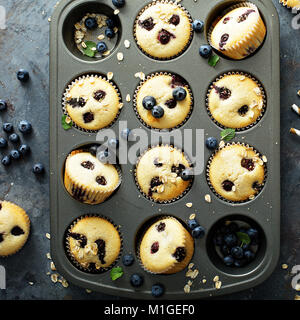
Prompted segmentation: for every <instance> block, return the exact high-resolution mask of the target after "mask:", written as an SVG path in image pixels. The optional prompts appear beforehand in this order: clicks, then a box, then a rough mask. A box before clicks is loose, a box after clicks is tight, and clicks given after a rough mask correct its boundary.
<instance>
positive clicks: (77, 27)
mask: <svg viewBox="0 0 300 320" xmlns="http://www.w3.org/2000/svg"><path fill="white" fill-rule="evenodd" d="M74 27H75V29H76V30H80V29H81V24H80V23H79V22H77V23H75V24H74Z"/></svg>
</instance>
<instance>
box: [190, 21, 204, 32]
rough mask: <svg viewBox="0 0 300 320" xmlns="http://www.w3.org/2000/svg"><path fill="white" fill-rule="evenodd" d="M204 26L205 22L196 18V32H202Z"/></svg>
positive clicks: (194, 25)
mask: <svg viewBox="0 0 300 320" xmlns="http://www.w3.org/2000/svg"><path fill="white" fill-rule="evenodd" d="M203 28H204V22H203V21H201V20H194V22H193V30H194V31H195V32H202V31H203Z"/></svg>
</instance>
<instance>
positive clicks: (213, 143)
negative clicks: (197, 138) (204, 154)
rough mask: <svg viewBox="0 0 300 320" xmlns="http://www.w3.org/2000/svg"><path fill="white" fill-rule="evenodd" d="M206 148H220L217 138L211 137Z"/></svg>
mask: <svg viewBox="0 0 300 320" xmlns="http://www.w3.org/2000/svg"><path fill="white" fill-rule="evenodd" d="M206 147H207V148H208V149H210V150H214V149H216V148H217V147H218V140H217V139H216V138H215V137H209V138H207V139H206Z"/></svg>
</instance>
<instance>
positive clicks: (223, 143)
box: [219, 140, 225, 148]
mask: <svg viewBox="0 0 300 320" xmlns="http://www.w3.org/2000/svg"><path fill="white" fill-rule="evenodd" d="M223 147H225V142H224V141H223V140H221V141H220V143H219V148H223Z"/></svg>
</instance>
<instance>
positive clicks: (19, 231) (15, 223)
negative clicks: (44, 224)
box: [0, 201, 30, 257]
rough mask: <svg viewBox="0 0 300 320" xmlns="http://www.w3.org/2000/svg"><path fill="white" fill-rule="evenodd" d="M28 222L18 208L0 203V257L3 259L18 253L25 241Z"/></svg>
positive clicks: (27, 218) (9, 203) (27, 232)
mask: <svg viewBox="0 0 300 320" xmlns="http://www.w3.org/2000/svg"><path fill="white" fill-rule="evenodd" d="M29 231H30V220H29V217H28V215H27V214H26V212H25V211H24V210H23V209H22V208H20V207H19V206H17V205H15V204H13V203H11V202H8V201H1V202H0V256H1V257H5V256H9V255H12V254H14V253H16V252H17V251H19V250H20V249H21V248H22V247H23V246H24V244H25V243H26V241H27V238H28V235H29Z"/></svg>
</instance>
